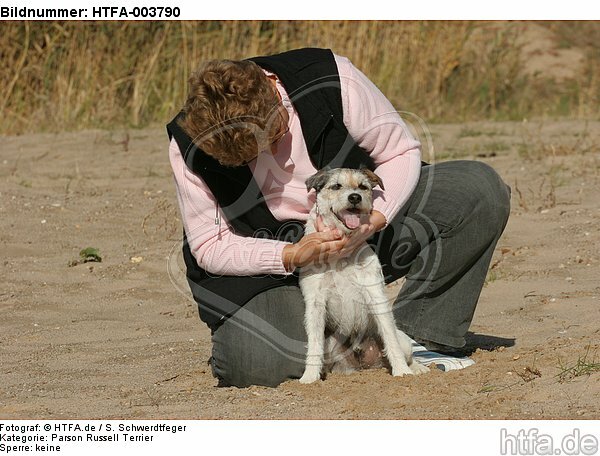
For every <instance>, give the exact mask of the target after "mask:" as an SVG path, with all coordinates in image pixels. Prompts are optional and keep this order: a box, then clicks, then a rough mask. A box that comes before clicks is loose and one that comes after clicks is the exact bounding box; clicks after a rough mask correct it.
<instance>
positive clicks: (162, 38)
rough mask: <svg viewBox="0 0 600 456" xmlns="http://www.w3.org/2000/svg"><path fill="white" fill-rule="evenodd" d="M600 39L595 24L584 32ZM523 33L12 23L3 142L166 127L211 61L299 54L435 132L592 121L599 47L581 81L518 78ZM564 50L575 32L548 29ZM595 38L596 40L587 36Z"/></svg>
mask: <svg viewBox="0 0 600 456" xmlns="http://www.w3.org/2000/svg"><path fill="white" fill-rule="evenodd" d="M584 25H585V27H587V28H588V29H590V30H591V31H592V32H597V30H598V28H599V26H598V24H597V23H591V22H590V23H585V24H584ZM522 26H523V24H522V23H519V22H508V23H506V22H459V21H453V22H440V21H436V22H412V21H403V22H394V21H383V22H380V21H377V22H367V21H358V22H357V21H242V22H240V21H200V22H36V23H29V22H7V23H5V24H3V30H2V31H3V33H2V34H1V35H0V55H1V56H2V61H3V63H4V65H2V69H0V84H1V85H2V87H3V88H4V90H3V91H2V95H0V115H1V116H2V119H3V122H2V125H1V127H0V133H5V134H6V133H22V132H28V131H39V130H50V131H60V130H71V129H81V128H99V127H100V128H106V127H109V128H112V127H119V128H128V127H139V126H143V125H146V124H149V123H152V122H160V123H164V122H165V120H167V119H169V118H170V117H171V116H172V115H173V114H174V113H175V112H177V110H178V108H179V107H180V106H181V104H182V102H183V99H184V95H185V91H186V85H187V82H186V81H187V79H188V76H189V75H190V73H191V72H192V71H193V69H194V68H195V67H196V66H197V64H198V63H199V62H200V61H202V60H205V59H209V58H234V59H235V58H244V57H249V56H252V55H257V54H267V53H274V52H279V51H283V50H287V49H290V48H295V47H301V46H320V47H330V48H332V49H333V50H334V51H335V52H337V53H339V54H341V55H346V56H348V57H349V58H350V59H351V60H352V61H353V62H354V63H355V64H356V65H357V66H358V67H359V68H361V69H362V70H363V71H364V72H365V73H366V74H367V75H368V76H369V77H370V78H371V79H372V80H373V81H375V82H376V83H377V84H378V86H379V87H380V88H381V89H382V90H383V92H384V93H386V95H387V96H388V97H389V98H390V99H391V100H392V101H393V102H394V104H395V106H396V107H397V108H398V109H401V110H405V111H411V112H415V113H418V114H419V115H420V116H421V117H423V118H425V119H427V120H428V121H441V120H445V121H448V120H451V121H457V120H462V119H481V118H494V119H498V118H521V117H523V116H531V115H542V114H564V115H575V116H580V117H582V116H597V115H598V106H599V103H598V101H599V100H600V97H599V93H600V88H599V84H598V74H600V64H599V63H598V62H599V59H598V51H597V48H596V46H597V41H593V40H592V41H590V42H579V41H577V42H573V43H571V42H568V40H567V41H565V43H566V44H565V45H577V46H584V47H585V48H586V49H589V52H588V54H589V58H588V60H587V62H586V65H585V71H584V72H582V74H581V75H580V77H579V78H578V79H577V80H576V81H570V82H566V83H564V84H562V85H556V84H554V83H550V82H549V81H546V80H542V79H536V81H529V80H528V79H527V77H525V76H523V73H522V71H521V69H522V65H523V62H522V59H521V56H520V53H519V45H518V42H519V41H518V38H519V35H520V33H521V31H522ZM549 26H551V27H553V28H555V29H556V33H557V35H558V36H560V37H561V39H563V40H566V39H564V38H563V37H565V36H566V37H571V36H572V35H573V34H575V33H577V28H574V26H573V24H571V23H566V24H565V25H564V26H562V25H561V24H560V23H556V24H555V23H552V24H549ZM592 32H590V34H592Z"/></svg>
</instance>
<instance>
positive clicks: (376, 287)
mask: <svg viewBox="0 0 600 456" xmlns="http://www.w3.org/2000/svg"><path fill="white" fill-rule="evenodd" d="M364 293H365V302H366V303H367V305H368V306H369V312H370V313H371V316H372V317H373V319H374V320H375V323H376V325H377V329H378V331H379V335H380V336H381V340H382V342H383V348H384V351H385V356H386V358H387V359H388V361H389V363H390V365H391V366H392V375H393V376H395V377H400V376H402V375H412V374H413V373H414V372H413V371H412V370H411V369H410V367H409V366H408V364H409V363H411V362H412V352H411V349H410V345H409V346H408V349H407V348H406V347H403V344H401V341H400V340H399V339H398V329H397V328H396V323H395V322H394V317H393V315H392V309H391V308H390V305H389V300H388V298H387V296H386V295H385V292H384V291H383V285H380V284H369V285H366V286H365V287H364Z"/></svg>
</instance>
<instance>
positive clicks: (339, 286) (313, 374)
mask: <svg viewBox="0 0 600 456" xmlns="http://www.w3.org/2000/svg"><path fill="white" fill-rule="evenodd" d="M306 185H307V188H308V189H309V190H310V189H313V188H314V189H315V190H316V192H317V201H316V204H315V206H314V207H313V209H312V210H311V212H310V216H309V218H308V221H307V223H306V231H305V232H306V233H307V234H309V233H312V232H315V231H316V226H315V223H316V217H317V216H318V215H320V216H321V217H322V219H323V222H324V224H325V225H326V226H328V227H331V228H337V229H339V230H340V231H341V232H343V233H345V234H350V233H351V232H352V231H353V229H356V228H353V227H349V226H347V225H346V224H345V223H344V220H345V219H344V217H343V216H341V215H340V214H343V213H344V211H348V210H351V211H352V213H353V214H355V215H356V217H360V220H361V223H367V222H368V218H369V215H370V213H371V210H372V203H373V193H372V190H373V187H375V186H377V185H379V186H381V187H383V185H382V182H381V180H380V179H379V177H377V176H376V175H375V174H374V173H373V172H372V171H370V170H355V169H345V168H339V169H334V170H325V171H319V172H318V173H317V174H315V175H314V176H311V177H310V178H309V179H307V181H306ZM357 195H358V196H357ZM300 289H301V290H302V294H303V295H304V300H305V303H306V313H305V327H306V332H307V335H308V351H307V355H306V368H305V371H304V375H303V376H302V378H301V379H300V382H302V383H312V382H314V381H316V380H319V379H320V378H321V373H322V371H323V365H324V363H326V364H327V366H328V368H329V369H333V370H343V371H344V370H345V371H352V370H354V369H356V368H357V367H359V364H360V363H357V362H356V357H355V356H353V355H354V352H355V351H358V350H359V349H360V346H361V343H362V342H363V341H365V340H370V341H372V340H377V341H378V342H379V345H380V346H381V345H383V347H382V348H383V352H384V354H385V356H386V358H387V361H388V362H389V365H390V366H391V371H392V375H394V376H402V375H406V374H420V373H423V372H426V371H427V370H428V369H427V367H425V366H423V365H422V364H419V363H418V362H414V361H413V358H412V350H411V341H410V339H409V338H408V336H407V335H406V334H404V333H403V332H402V331H400V330H398V329H397V328H396V325H395V323H394V318H393V315H392V307H391V303H390V302H389V301H388V299H387V298H386V296H385V292H384V279H383V274H382V272H381V264H380V263H379V258H378V257H377V255H376V254H375V252H373V250H372V249H371V247H370V246H369V245H368V244H367V243H365V244H364V245H362V246H361V247H359V248H358V249H357V250H355V251H354V252H353V253H352V254H351V255H350V256H349V257H347V258H342V259H338V260H336V261H329V262H328V263H324V264H320V265H319V264H313V265H310V266H306V267H304V268H302V269H301V270H300ZM326 332H327V333H328V334H329V337H326Z"/></svg>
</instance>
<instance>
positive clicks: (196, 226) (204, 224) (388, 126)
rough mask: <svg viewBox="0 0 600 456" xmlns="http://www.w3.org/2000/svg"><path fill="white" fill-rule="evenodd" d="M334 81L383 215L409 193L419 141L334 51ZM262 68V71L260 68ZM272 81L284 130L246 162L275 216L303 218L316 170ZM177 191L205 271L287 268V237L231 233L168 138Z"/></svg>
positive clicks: (418, 164) (413, 183)
mask: <svg viewBox="0 0 600 456" xmlns="http://www.w3.org/2000/svg"><path fill="white" fill-rule="evenodd" d="M335 62H336V65H337V68H338V72H339V75H340V81H341V92H342V105H343V110H344V124H345V126H346V128H347V129H348V132H349V133H350V135H351V136H352V137H353V138H354V140H355V141H356V142H357V144H358V145H359V146H361V147H362V148H364V149H365V150H366V151H368V152H369V153H370V155H371V157H372V158H373V160H374V162H375V164H376V166H377V168H376V169H375V172H376V173H377V175H378V176H379V177H380V178H381V179H382V180H383V184H384V187H385V191H381V190H379V189H376V190H375V191H374V195H373V196H374V201H373V208H374V209H375V210H378V211H380V212H381V213H383V214H384V215H385V217H386V219H387V220H388V221H389V220H391V219H392V218H393V217H394V216H395V215H396V213H397V212H398V210H399V209H400V207H401V206H402V205H403V204H404V203H405V202H406V201H407V200H408V198H409V197H410V195H411V193H412V192H413V190H414V189H415V186H416V185H417V181H418V179H419V174H420V169H421V152H420V144H419V142H418V141H417V140H415V139H414V138H413V137H412V135H411V134H410V132H409V131H408V129H407V127H406V125H405V123H404V122H403V121H402V119H401V118H400V116H399V115H398V113H397V112H396V110H395V109H394V107H393V106H392V104H391V103H390V102H389V101H388V99H387V98H386V97H385V96H384V95H383V94H382V93H381V91H380V90H379V89H378V88H377V87H376V86H375V85H374V84H373V83H372V82H371V81H370V80H369V79H368V78H367V77H366V76H365V75H364V74H363V73H362V72H360V71H359V70H358V69H357V68H356V67H354V65H352V63H351V62H350V61H349V60H348V59H347V58H345V57H340V56H338V55H335ZM266 73H267V74H269V73H268V72H266ZM277 89H278V90H279V93H280V95H281V98H282V100H283V104H284V106H285V107H286V109H287V111H288V113H289V118H290V120H289V131H288V133H287V134H286V135H285V136H284V137H283V138H282V139H281V140H280V141H279V142H278V143H277V151H276V153H275V154H273V153H272V152H271V151H263V152H261V153H259V155H258V157H257V158H256V159H254V160H253V161H251V162H250V163H249V165H248V166H249V167H250V169H251V170H252V173H253V175H254V179H255V180H256V182H257V184H258V185H259V186H260V188H261V190H262V193H263V195H264V196H265V199H266V204H267V207H268V208H269V210H270V211H271V212H272V213H273V215H274V216H275V218H276V219H277V220H279V221H285V220H291V219H295V220H306V219H307V217H308V214H309V212H310V209H311V207H312V206H313V204H314V201H315V197H314V191H311V192H310V193H307V191H306V185H305V183H304V182H305V180H306V179H307V178H308V177H309V176H311V175H313V174H314V173H316V171H317V170H316V169H315V168H314V167H313V165H312V162H311V161H310V158H309V155H308V152H307V149H306V144H305V142H304V137H303V136H302V128H301V126H300V121H299V119H298V116H297V114H296V112H295V110H294V108H293V106H292V104H291V102H290V101H289V99H288V96H287V93H286V91H285V89H284V87H283V86H282V85H281V84H280V83H279V81H278V82H277ZM169 158H170V161H171V166H172V168H173V173H174V177H175V184H176V189H177V198H178V202H179V207H180V210H181V214H182V218H183V225H184V228H185V232H186V234H187V239H188V243H189V246H190V249H191V251H192V254H193V255H194V257H195V258H196V261H197V262H198V264H199V265H200V267H202V268H203V269H205V270H206V271H208V272H210V273H213V274H219V275H221V274H224V275H254V274H290V272H288V271H286V269H285V268H284V266H283V262H282V250H283V248H284V247H285V246H286V245H287V243H286V242H281V241H276V240H270V239H255V238H249V237H244V236H239V235H236V234H234V233H233V232H232V231H231V230H230V228H229V226H228V225H227V220H226V219H225V216H224V214H223V212H222V211H221V210H220V208H219V206H218V204H217V201H216V199H215V197H214V196H213V195H212V193H211V192H210V190H209V188H208V186H207V185H206V184H205V183H204V181H203V180H202V179H201V178H199V177H198V176H196V175H194V174H193V173H192V172H191V171H190V170H189V169H188V168H187V167H186V165H185V162H184V160H183V157H182V155H181V152H180V150H179V147H178V146H177V143H176V142H175V140H174V139H173V140H171V143H170V146H169Z"/></svg>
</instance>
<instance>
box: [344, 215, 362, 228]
mask: <svg viewBox="0 0 600 456" xmlns="http://www.w3.org/2000/svg"><path fill="white" fill-rule="evenodd" d="M341 215H342V220H343V221H344V225H346V226H347V227H348V228H350V229H351V230H353V229H355V228H358V227H359V226H360V215H359V214H353V213H352V212H347V211H344V212H343V213H342V214H341Z"/></svg>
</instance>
